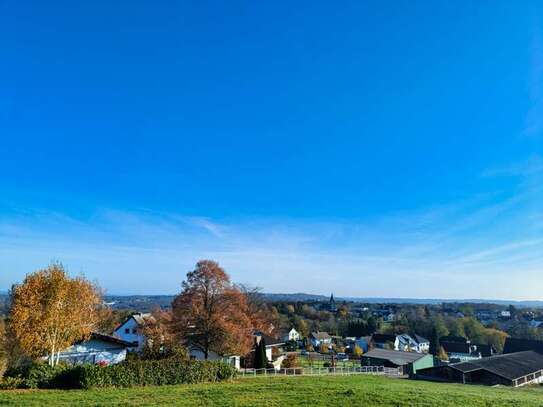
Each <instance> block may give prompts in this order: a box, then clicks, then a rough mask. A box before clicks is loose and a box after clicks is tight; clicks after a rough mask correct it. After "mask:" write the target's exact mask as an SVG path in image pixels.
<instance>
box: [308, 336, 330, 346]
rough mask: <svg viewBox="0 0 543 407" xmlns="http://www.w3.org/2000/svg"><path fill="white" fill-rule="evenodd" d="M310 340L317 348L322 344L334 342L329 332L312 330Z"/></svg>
mask: <svg viewBox="0 0 543 407" xmlns="http://www.w3.org/2000/svg"><path fill="white" fill-rule="evenodd" d="M309 340H310V341H311V345H312V346H313V348H315V349H316V348H318V347H320V346H321V345H331V344H332V337H331V336H330V335H329V334H328V332H311V335H309Z"/></svg>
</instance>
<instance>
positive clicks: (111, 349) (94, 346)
mask: <svg viewBox="0 0 543 407" xmlns="http://www.w3.org/2000/svg"><path fill="white" fill-rule="evenodd" d="M133 346H134V344H133V343H131V342H126V341H123V340H122V339H118V338H115V337H112V336H108V335H102V334H98V333H93V334H91V337H90V338H89V339H87V340H85V341H81V342H78V343H75V344H74V345H72V346H70V347H69V348H67V349H64V350H63V351H62V352H60V354H59V361H61V362H65V363H68V364H82V363H91V364H96V363H104V364H107V365H114V364H116V363H120V362H122V361H123V360H124V359H125V358H126V352H127V350H128V349H130V348H131V347H133Z"/></svg>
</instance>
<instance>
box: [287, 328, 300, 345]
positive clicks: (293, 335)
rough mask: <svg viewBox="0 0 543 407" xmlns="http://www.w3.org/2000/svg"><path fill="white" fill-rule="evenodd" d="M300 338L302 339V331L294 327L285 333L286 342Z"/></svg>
mask: <svg viewBox="0 0 543 407" xmlns="http://www.w3.org/2000/svg"><path fill="white" fill-rule="evenodd" d="M299 340H300V333H299V332H298V331H297V330H296V329H294V328H292V329H291V330H290V331H288V332H287V333H285V334H284V335H283V341H284V342H289V341H299Z"/></svg>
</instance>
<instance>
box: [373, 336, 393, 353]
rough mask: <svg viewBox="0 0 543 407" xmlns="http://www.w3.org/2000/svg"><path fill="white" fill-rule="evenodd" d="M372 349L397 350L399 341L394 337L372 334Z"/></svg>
mask: <svg viewBox="0 0 543 407" xmlns="http://www.w3.org/2000/svg"><path fill="white" fill-rule="evenodd" d="M371 342H372V345H373V347H375V348H380V349H398V347H399V341H398V337H397V336H396V335H389V334H373V335H372V337H371Z"/></svg>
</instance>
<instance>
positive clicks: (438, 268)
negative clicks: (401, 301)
mask: <svg viewBox="0 0 543 407" xmlns="http://www.w3.org/2000/svg"><path fill="white" fill-rule="evenodd" d="M537 198H538V195H537V194H535V193H534V192H533V190H526V191H525V192H523V193H522V194H519V195H515V196H511V197H509V198H506V199H496V197H495V196H481V197H477V198H475V199H473V200H469V201H464V202H461V203H458V204H449V205H444V206H437V207H433V208H428V209H427V210H419V211H416V212H403V213H396V214H389V215H388V216H384V217H382V218H379V219H372V220H366V221H360V222H357V223H353V222H349V221H334V222H329V221H328V222H322V221H301V220H295V219H234V220H232V219H230V220H228V219H210V218H205V217H202V218H194V217H185V216H183V215H179V214H163V213H156V212H151V211H142V210H140V211H137V212H136V211H135V212H126V211H114V210H103V211H100V212H97V213H96V214H95V215H94V216H92V217H91V218H88V219H84V220H82V219H72V218H70V217H67V216H65V215H62V214H55V213H43V212H26V213H20V214H18V215H14V216H11V217H9V219H8V218H5V219H2V220H0V287H8V286H9V285H10V284H11V283H13V282H15V281H18V280H20V279H22V277H23V276H24V274H25V273H26V272H28V271H32V270H34V269H36V268H39V267H42V266H44V265H45V264H47V263H48V262H49V261H51V260H55V259H58V260H61V261H63V262H64V263H65V264H66V265H67V266H68V267H69V268H70V270H72V271H73V272H84V273H85V274H86V275H87V276H89V277H90V278H93V279H96V280H98V282H99V283H100V284H101V285H102V286H104V287H106V288H107V289H108V290H109V292H117V293H134V292H138V293H172V292H176V291H177V290H178V287H179V284H180V282H181V281H182V280H183V278H184V276H185V273H186V272H187V271H188V270H190V269H191V267H193V265H194V263H195V262H196V261H197V260H198V259H201V258H213V259H216V260H218V261H219V262H221V263H222V264H223V265H224V266H225V268H226V269H227V271H228V272H229V273H230V274H231V275H232V277H233V279H234V280H235V281H238V282H243V283H248V284H252V285H256V286H260V287H264V289H265V290H267V291H282V292H296V291H306V292H315V293H324V292H328V291H334V292H335V293H337V294H338V295H352V296H354V295H358V296H389V297H396V296H402V297H448V298H451V297H455V298H466V297H487V298H496V297H501V298H535V297H537V296H538V295H539V294H537V293H538V292H539V291H540V290H541V289H543V283H542V282H540V278H539V277H538V276H537V271H538V270H539V271H543V241H542V239H541V236H542V235H543V224H541V222H539V223H538V222H536V221H534V219H535V220H537V219H541V208H539V209H538V207H537V206H534V205H530V203H532V201H533V199H537ZM512 273H514V274H515V275H522V276H526V277H525V278H524V280H525V281H526V284H525V285H523V286H521V285H519V284H509V283H508V282H509V281H510V280H511V278H510V277H511V275H512ZM536 276H537V277H536ZM490 287H492V288H490ZM538 290H539V291H538Z"/></svg>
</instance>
